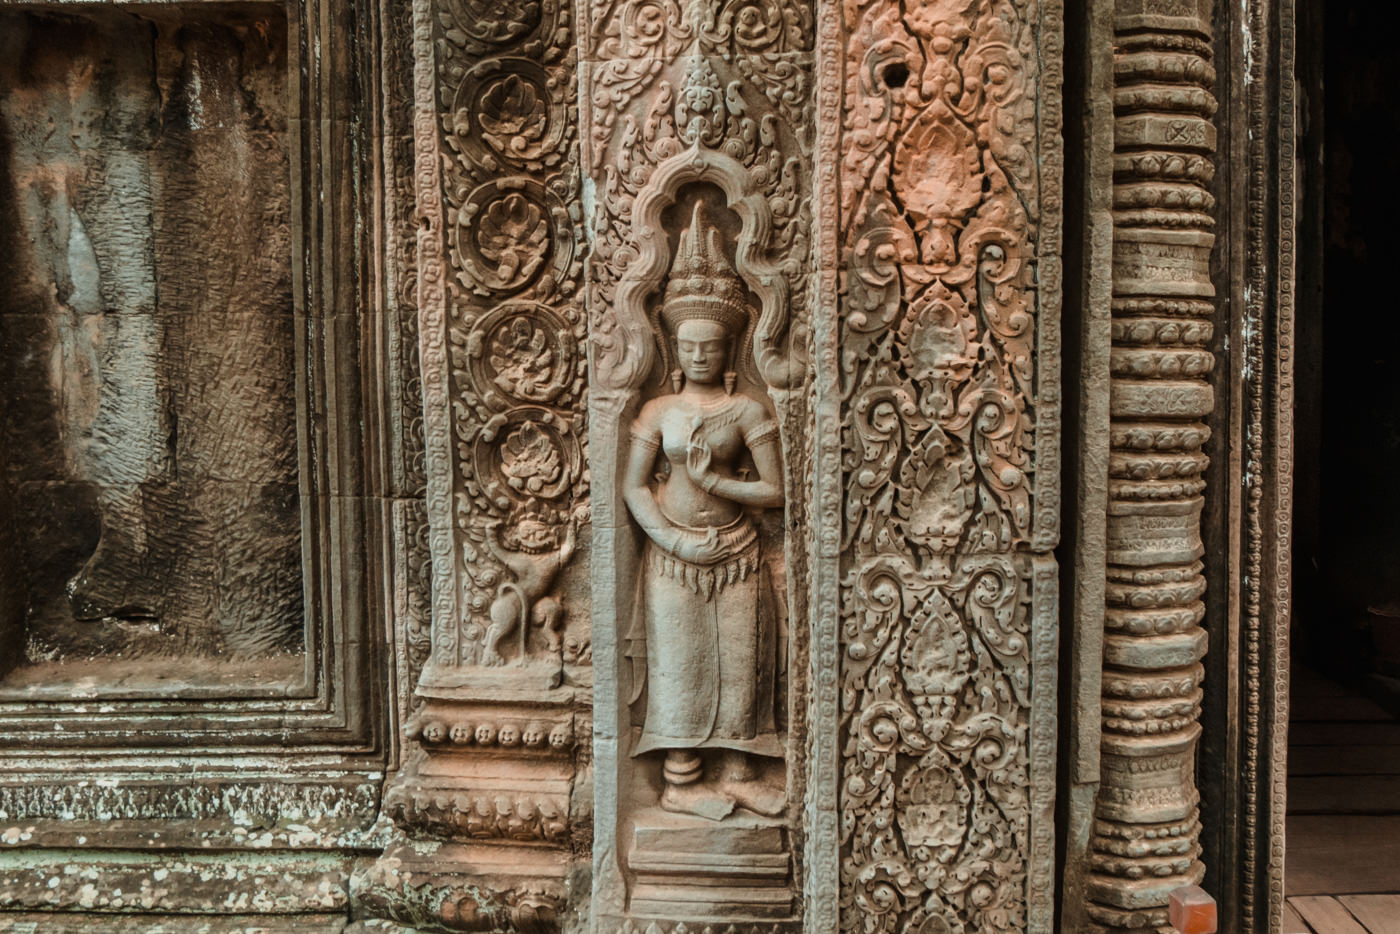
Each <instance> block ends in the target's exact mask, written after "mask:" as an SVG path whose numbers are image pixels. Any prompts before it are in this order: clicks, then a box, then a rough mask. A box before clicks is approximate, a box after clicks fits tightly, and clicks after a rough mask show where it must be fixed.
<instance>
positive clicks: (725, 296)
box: [661, 201, 749, 337]
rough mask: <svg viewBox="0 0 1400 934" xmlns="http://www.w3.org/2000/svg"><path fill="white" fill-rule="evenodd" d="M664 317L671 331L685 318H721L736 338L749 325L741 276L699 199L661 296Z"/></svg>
mask: <svg viewBox="0 0 1400 934" xmlns="http://www.w3.org/2000/svg"><path fill="white" fill-rule="evenodd" d="M661 317H662V318H664V319H665V320H666V326H667V327H669V328H670V329H671V333H672V334H675V333H676V328H678V327H679V326H680V325H681V323H682V322H684V321H695V320H706V321H718V322H719V323H720V324H722V325H724V329H725V330H726V331H728V332H729V333H730V335H731V336H733V337H740V336H741V335H742V334H743V333H744V331H745V329H746V328H747V327H748V324H749V303H748V301H747V299H746V298H745V295H744V286H743V284H742V283H741V282H740V281H739V275H738V273H736V272H735V271H734V267H733V266H731V265H730V264H729V260H728V259H726V258H725V255H724V246H723V244H722V243H721V241H720V234H719V231H718V230H716V229H715V228H714V227H712V226H711V225H710V223H709V218H708V217H706V216H705V203H704V202H703V201H697V202H695V213H694V214H693V215H692V216H691V219H690V226H689V227H687V228H686V229H685V230H683V231H682V232H681V239H680V243H679V244H677V246H676V259H675V262H674V263H673V264H672V265H671V277H670V279H668V280H667V282H666V292H665V294H664V295H663V296H662V299H661Z"/></svg>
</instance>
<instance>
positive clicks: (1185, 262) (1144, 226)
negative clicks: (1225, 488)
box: [1089, 0, 1216, 931]
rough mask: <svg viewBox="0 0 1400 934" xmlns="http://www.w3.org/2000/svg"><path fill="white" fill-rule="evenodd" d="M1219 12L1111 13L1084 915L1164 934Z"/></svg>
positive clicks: (1192, 813) (1178, 748)
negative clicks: (1103, 471)
mask: <svg viewBox="0 0 1400 934" xmlns="http://www.w3.org/2000/svg"><path fill="white" fill-rule="evenodd" d="M1210 11H1211V5H1210V4H1209V3H1206V2H1203V0H1188V2H1175V3H1169V4H1162V3H1148V2H1144V0H1120V2H1119V3H1118V5H1117V9H1116V22H1115V30H1116V52H1115V61H1114V73H1115V85H1114V108H1115V117H1116V131H1115V147H1114V148H1115V160H1114V174H1115V183H1114V212H1115V213H1114V257H1113V350H1112V358H1111V360H1112V374H1113V382H1112V388H1111V391H1110V410H1111V429H1110V445H1111V453H1110V466H1109V497H1110V502H1109V515H1108V568H1107V592H1106V603H1107V606H1106V609H1105V614H1104V626H1105V638H1104V678H1103V745H1102V773H1101V785H1100V790H1099V797H1098V806H1097V810H1096V821H1095V826H1094V834H1093V838H1092V841H1091V850H1092V851H1091V875H1090V880H1089V898H1090V905H1089V915H1090V917H1091V918H1092V919H1093V920H1094V921H1095V922H1097V924H1098V925H1100V926H1101V928H1103V929H1113V930H1130V931H1148V930H1151V931H1156V930H1159V929H1162V928H1163V927H1164V926H1165V925H1166V924H1167V911H1166V905H1167V897H1168V894H1169V893H1170V891H1171V890H1172V889H1174V888H1176V887H1177V886H1180V885H1186V884H1191V883H1195V882H1198V881H1200V879H1201V878H1202V876H1203V874H1204V867H1203V866H1202V864H1201V862H1200V860H1199V855H1200V846H1199V843H1198V838H1199V835H1200V815H1199V801H1200V796H1199V794H1198V792H1197V790H1196V783H1195V755H1196V743H1197V738H1198V736H1199V735H1200V731H1201V728H1200V724H1199V722H1198V721H1199V717H1200V701H1201V678H1202V674H1203V668H1202V666H1201V664H1200V663H1201V658H1202V656H1203V655H1204V653H1205V648H1206V633H1205V630H1204V629H1202V628H1201V621H1202V618H1203V616H1204V613H1205V606H1204V604H1203V603H1202V601H1201V597H1202V594H1203V593H1204V591H1205V579H1204V577H1203V576H1202V565H1201V561H1200V559H1201V556H1202V546H1201V537H1200V521H1201V509H1202V506H1203V504H1204V499H1203V495H1202V494H1203V492H1204V489H1205V480H1204V477H1203V475H1204V471H1205V468H1206V457H1205V455H1204V453H1203V452H1202V445H1203V444H1204V443H1205V441H1206V438H1207V435H1208V429H1207V427H1206V425H1205V424H1204V422H1203V419H1204V418H1205V417H1206V416H1207V415H1208V414H1209V413H1210V411H1211V406H1212V404H1213V398H1212V392H1211V387H1210V385H1209V384H1208V383H1207V381H1206V377H1207V376H1208V374H1209V373H1210V370H1211V367H1212V364H1213V357H1212V355H1211V353H1210V352H1209V350H1208V349H1207V348H1208V344H1209V341H1210V338H1211V325H1210V317H1211V314H1212V310H1213V303H1212V298H1213V297H1214V294H1215V290H1214V287H1213V286H1212V284H1211V280H1210V254H1211V248H1212V246H1213V244H1214V240H1215V238H1214V234H1213V233H1212V229H1213V225H1214V220H1213V217H1212V214H1211V212H1212V210H1213V208H1214V201H1213V199H1212V197H1211V195H1210V194H1209V193H1208V191H1207V190H1206V188H1207V185H1208V184H1209V183H1210V180H1211V175H1212V173H1213V171H1214V168H1213V164H1212V161H1211V155H1212V153H1213V152H1214V149H1215V127H1214V125H1213V124H1212V116H1213V115H1214V113H1215V106H1216V105H1215V99H1214V97H1212V95H1211V87H1212V85H1213V81H1214V70H1213V68H1212V67H1211V64H1210V56H1211V46H1210V37H1211V33H1210V15H1211V14H1210Z"/></svg>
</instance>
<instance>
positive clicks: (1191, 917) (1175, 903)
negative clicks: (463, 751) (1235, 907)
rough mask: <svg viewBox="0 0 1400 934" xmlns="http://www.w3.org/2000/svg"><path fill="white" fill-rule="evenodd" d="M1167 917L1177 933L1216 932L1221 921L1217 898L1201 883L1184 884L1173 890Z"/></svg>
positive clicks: (1199, 933) (1206, 933) (1200, 933)
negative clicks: (1216, 905) (1218, 914)
mask: <svg viewBox="0 0 1400 934" xmlns="http://www.w3.org/2000/svg"><path fill="white" fill-rule="evenodd" d="M1167 918H1168V919H1169V920H1170V921H1171V925H1172V927H1173V928H1175V929H1176V931H1177V934H1215V932H1216V931H1217V930H1218V927H1217V926H1218V925H1219V923H1220V922H1219V920H1218V919H1217V918H1216V914H1215V899H1213V898H1211V897H1210V896H1209V895H1208V894H1206V890H1205V889H1203V888H1201V887H1200V886H1199V885H1184V886H1182V887H1181V888H1179V889H1176V890H1174V891H1173V892H1172V894H1171V901H1170V902H1169V903H1168V908H1167Z"/></svg>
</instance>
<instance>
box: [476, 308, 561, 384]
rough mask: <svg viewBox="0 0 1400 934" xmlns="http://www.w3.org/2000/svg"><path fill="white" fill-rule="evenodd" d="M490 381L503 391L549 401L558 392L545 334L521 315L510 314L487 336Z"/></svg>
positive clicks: (553, 355)
mask: <svg viewBox="0 0 1400 934" xmlns="http://www.w3.org/2000/svg"><path fill="white" fill-rule="evenodd" d="M490 360H491V367H492V369H493V370H494V371H495V373H494V375H493V376H492V378H491V381H492V382H493V383H495V384H496V387H497V388H498V389H500V390H501V391H502V392H504V393H506V394H507V395H511V396H514V397H516V398H517V399H524V400H525V401H527V402H549V401H551V400H553V399H554V397H555V396H557V395H559V392H560V390H561V388H562V387H561V386H560V385H559V384H558V383H557V382H556V381H555V372H556V366H555V364H556V359H555V353H554V348H553V346H552V343H551V341H550V339H549V334H548V333H546V332H545V330H544V329H543V328H541V327H538V326H537V325H535V324H534V323H533V322H531V321H530V319H528V318H525V317H518V318H513V319H511V321H510V322H509V323H508V324H507V325H506V326H505V327H502V328H500V329H498V330H497V331H496V333H495V334H493V335H492V338H491V356H490Z"/></svg>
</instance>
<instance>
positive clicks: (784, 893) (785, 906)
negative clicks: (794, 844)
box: [629, 808, 793, 921]
mask: <svg viewBox="0 0 1400 934" xmlns="http://www.w3.org/2000/svg"><path fill="white" fill-rule="evenodd" d="M789 849H790V848H789V845H788V833H787V828H786V827H784V826H783V825H782V824H781V823H779V822H777V821H773V820H769V819H767V818H762V817H757V816H750V815H746V814H742V813H741V814H736V815H734V816H732V817H729V818H727V819H725V820H723V821H710V820H706V819H704V818H702V817H691V816H689V815H685V814H673V813H671V812H669V811H663V810H661V809H660V808H648V809H646V810H644V811H640V812H639V813H638V814H637V817H636V820H635V823H634V825H633V834H632V852H631V856H630V860H629V865H630V868H631V870H632V873H633V878H634V880H635V881H634V883H633V886H632V898H631V909H632V914H633V916H634V917H638V918H670V919H675V918H689V919H695V920H703V921H740V920H757V919H780V918H788V917H791V915H792V903H793V892H792V870H791V864H792V857H791V854H790V852H789Z"/></svg>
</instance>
